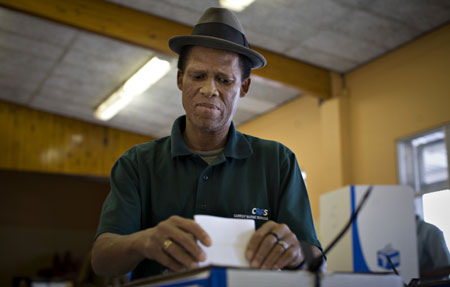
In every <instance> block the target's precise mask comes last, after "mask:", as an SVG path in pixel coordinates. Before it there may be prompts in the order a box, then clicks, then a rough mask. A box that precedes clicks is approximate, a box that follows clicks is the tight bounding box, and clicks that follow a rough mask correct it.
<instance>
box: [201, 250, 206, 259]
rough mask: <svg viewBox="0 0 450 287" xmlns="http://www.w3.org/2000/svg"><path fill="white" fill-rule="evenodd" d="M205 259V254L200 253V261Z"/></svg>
mask: <svg viewBox="0 0 450 287" xmlns="http://www.w3.org/2000/svg"><path fill="white" fill-rule="evenodd" d="M205 260H206V254H205V253H204V252H202V253H200V261H205Z"/></svg>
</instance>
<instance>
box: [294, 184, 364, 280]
mask: <svg viewBox="0 0 450 287" xmlns="http://www.w3.org/2000/svg"><path fill="white" fill-rule="evenodd" d="M372 189H373V186H369V187H368V188H367V190H366V192H365V193H364V195H363V198H362V199H361V201H360V202H359V204H358V206H357V207H356V209H355V211H354V212H353V214H352V215H351V217H350V219H349V220H348V222H347V224H345V226H344V228H343V229H342V230H341V232H339V233H338V235H337V236H336V237H335V239H334V240H333V241H332V242H331V243H330V244H329V245H328V247H327V248H325V250H324V251H323V252H322V255H321V256H319V257H314V255H313V253H312V249H311V246H310V245H309V244H308V243H306V242H303V241H300V246H301V248H302V251H303V254H304V256H305V259H304V260H303V261H302V262H301V263H300V265H299V267H298V269H301V268H302V267H303V266H304V265H305V263H306V264H307V266H308V269H307V270H308V271H310V272H313V273H315V274H316V276H315V286H320V277H319V275H318V274H319V268H320V266H321V265H322V262H323V260H324V257H325V256H326V254H327V253H328V252H329V251H330V250H331V249H333V247H334V246H335V245H336V243H338V242H339V240H341V238H342V236H344V234H345V233H346V232H347V231H348V229H349V228H350V226H351V225H352V224H353V223H354V222H355V220H356V218H357V216H358V214H359V212H360V210H361V208H362V207H363V206H364V204H365V202H366V201H367V199H368V198H369V195H370V193H371V192H372Z"/></svg>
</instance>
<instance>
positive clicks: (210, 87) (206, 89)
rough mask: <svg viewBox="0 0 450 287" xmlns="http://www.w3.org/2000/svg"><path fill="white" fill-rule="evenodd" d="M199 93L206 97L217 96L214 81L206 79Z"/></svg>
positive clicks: (217, 92)
mask: <svg viewBox="0 0 450 287" xmlns="http://www.w3.org/2000/svg"><path fill="white" fill-rule="evenodd" d="M200 92H201V93H202V94H204V95H205V96H207V97H214V96H218V95H219V91H218V90H217V87H216V82H215V81H214V79H211V80H209V79H208V80H206V81H204V82H203V86H202V88H201V91H200Z"/></svg>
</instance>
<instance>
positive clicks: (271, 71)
mask: <svg viewBox="0 0 450 287" xmlns="http://www.w3.org/2000/svg"><path fill="white" fill-rule="evenodd" d="M0 6H3V7H6V8H9V9H13V10H17V11H20V12H24V13H28V14H32V15H36V16H38V17H42V18H46V19H49V20H51V21H56V22H59V23H62V24H65V25H69V26H72V27H76V28H80V29H83V30H87V31H90V32H94V33H98V34H100V35H104V36H108V37H112V38H116V39H119V40H122V41H125V42H129V43H132V44H136V45H140V46H143V47H146V48H150V49H153V50H156V51H159V52H161V53H165V54H169V55H172V56H175V55H174V53H173V52H172V51H171V50H170V49H169V47H168V44H167V42H168V40H169V38H170V37H172V36H174V35H185V34H190V32H191V29H192V28H191V27H189V26H186V25H182V24H179V23H175V22H172V21H169V20H166V19H163V18H160V17H157V16H152V15H149V14H146V13H143V12H140V11H137V10H133V9H130V8H126V7H123V6H120V5H117V4H114V3H110V2H106V1H103V0H64V1H61V0H39V1H36V0H0ZM255 50H257V51H259V52H260V53H261V54H263V55H264V56H265V57H266V59H267V62H268V65H267V66H266V67H265V68H263V69H258V70H255V71H254V72H253V73H254V74H256V75H260V76H262V77H265V78H268V79H271V80H274V81H277V82H280V83H283V84H287V85H289V86H292V87H295V88H297V89H298V90H300V91H301V92H303V93H307V94H310V95H313V96H316V97H318V98H321V99H328V98H330V95H331V91H330V83H331V82H330V73H329V71H328V70H325V69H322V68H318V67H316V66H312V65H310V64H307V63H304V62H301V61H298V60H294V59H291V58H288V57H286V56H283V55H280V54H276V53H273V52H270V51H267V50H264V49H262V48H255Z"/></svg>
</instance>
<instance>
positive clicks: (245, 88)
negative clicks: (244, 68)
mask: <svg viewBox="0 0 450 287" xmlns="http://www.w3.org/2000/svg"><path fill="white" fill-rule="evenodd" d="M251 83H252V79H250V77H248V78H247V79H245V80H243V81H242V83H241V94H240V97H241V98H243V97H245V95H246V94H247V93H248V90H249V89H250V84H251Z"/></svg>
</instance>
